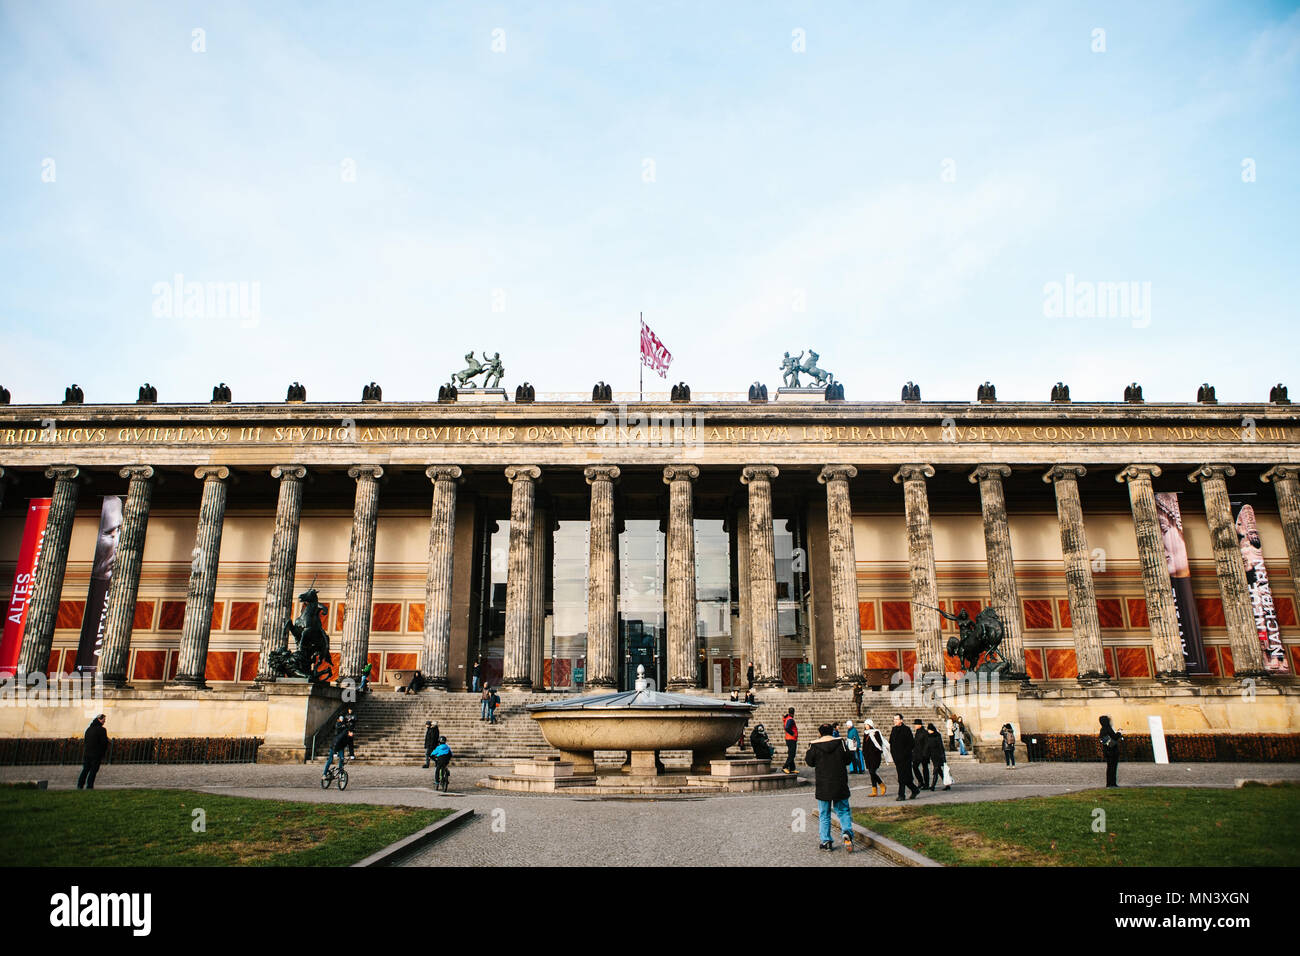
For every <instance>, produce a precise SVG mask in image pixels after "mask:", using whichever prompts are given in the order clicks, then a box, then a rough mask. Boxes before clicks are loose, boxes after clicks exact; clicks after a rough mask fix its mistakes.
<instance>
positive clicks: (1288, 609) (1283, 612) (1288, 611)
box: [1273, 597, 1296, 627]
mask: <svg viewBox="0 0 1300 956" xmlns="http://www.w3.org/2000/svg"><path fill="white" fill-rule="evenodd" d="M1273 607H1274V608H1275V609H1276V610H1277V623H1278V624H1280V625H1281V626H1282V627H1295V626H1296V617H1295V601H1292V600H1291V599H1290V598H1289V597H1275V598H1273Z"/></svg>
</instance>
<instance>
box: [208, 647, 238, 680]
mask: <svg viewBox="0 0 1300 956" xmlns="http://www.w3.org/2000/svg"><path fill="white" fill-rule="evenodd" d="M238 656H239V655H238V654H237V653H236V652H235V651H209V652H208V660H207V665H206V667H205V669H204V672H203V678H204V680H234V679H235V659H236V658H237V657H238Z"/></svg>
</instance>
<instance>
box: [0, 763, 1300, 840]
mask: <svg viewBox="0 0 1300 956" xmlns="http://www.w3.org/2000/svg"><path fill="white" fill-rule="evenodd" d="M79 770H80V768H79V767H0V781H13V780H34V779H47V780H49V781H50V787H51V788H55V789H63V788H71V787H73V786H75V785H76V778H77V774H78V772H79ZM484 772H485V771H484V770H483V768H459V769H458V768H456V767H455V766H454V765H453V767H452V789H451V791H450V792H449V793H447V794H445V795H444V794H440V793H436V792H434V790H433V789H432V786H431V784H432V779H433V778H432V771H425V770H422V769H421V768H420V767H419V766H418V765H416V766H413V767H382V766H365V765H356V767H355V769H354V770H353V771H352V774H351V785H350V786H349V787H348V789H347V790H346V791H344V792H343V793H340V792H339V791H338V790H334V789H331V790H329V791H323V790H321V789H320V785H319V783H318V782H317V781H318V780H319V777H320V770H319V767H313V766H310V765H265V764H199V765H194V764H189V765H166V766H164V765H156V764H143V765H120V766H112V765H109V766H105V767H103V768H101V770H100V774H99V781H98V783H99V785H100V787H101V788H102V789H108V788H113V787H176V788H183V789H193V790H201V791H207V792H211V793H222V794H230V795H233V796H247V797H261V798H274V799H283V800H305V801H308V802H331V803H378V804H403V805H412V806H449V807H452V808H455V809H459V808H462V807H472V808H473V809H474V810H475V813H476V816H475V817H474V818H473V819H472V820H471V821H470V822H469V823H468V824H466V825H464V826H462V827H461V828H459V829H458V830H457V831H456V832H455V833H453V834H451V835H450V836H448V837H445V838H443V839H442V840H440V841H439V842H437V843H435V844H433V845H432V846H431V847H429V848H427V849H426V850H424V851H421V852H419V853H417V854H415V855H414V856H413V857H411V858H410V859H408V860H407V861H406V863H407V865H414V866H430V865H432V866H548V865H549V866H566V865H584V866H585V865H600V864H611V865H621V866H636V865H646V864H651V865H669V866H736V865H748V866H783V865H800V866H888V865H890V864H891V861H890V860H889V858H887V857H885V856H883V855H881V854H878V853H876V852H874V851H865V852H864V851H858V852H857V853H854V854H852V855H850V854H846V853H844V852H843V850H840V849H837V850H836V851H835V852H834V853H823V852H821V851H819V850H818V849H817V818H816V816H815V814H814V812H813V811H814V810H815V809H816V801H815V800H814V798H813V792H812V787H811V786H805V787H802V788H800V789H798V790H788V791H778V792H774V793H766V794H730V795H723V796H708V797H705V796H700V797H696V796H690V797H680V798H657V799H644V798H643V799H629V798H614V799H609V798H582V797H566V796H550V795H530V794H506V793H501V792H498V791H491V790H480V789H478V788H477V787H475V786H473V781H474V780H476V779H478V778H479V777H480V776H482V775H483V774H484ZM806 775H807V772H805V776H806ZM1104 775H1105V769H1104V767H1103V766H1102V765H1101V764H1093V763H1086V764H1068V763H1034V764H1022V765H1021V766H1020V767H1018V768H1016V769H1015V770H1007V769H1004V768H1003V767H1002V765H1000V764H979V765H967V766H963V767H961V768H960V772H959V773H958V774H957V780H956V782H955V784H954V786H953V789H952V790H950V791H948V792H946V793H945V792H943V791H936V792H934V793H929V792H926V793H924V794H923V795H922V797H921V799H920V802H921V803H955V802H974V801H981V800H1010V799H1017V798H1021V797H1029V796H1045V795H1049V794H1056V793H1068V792H1072V791H1077V790H1085V789H1091V788H1094V787H1097V786H1100V785H1101V784H1102V783H1103V782H1104ZM1243 777H1244V778H1259V779H1263V778H1268V779H1278V778H1281V779H1289V780H1300V764H1241V763H1220V764H1214V763H1207V764H1169V765H1166V766H1155V765H1154V764H1130V763H1122V764H1120V773H1119V779H1120V783H1121V784H1130V785H1138V784H1142V785H1153V786H1199V787H1231V786H1233V782H1234V780H1236V779H1237V778H1243ZM864 779H865V778H864V777H858V776H854V777H852V778H851V780H852V781H853V783H852V787H853V799H852V801H851V802H852V805H853V806H854V808H855V809H857V808H861V807H864V806H869V805H870V804H872V803H874V802H875V801H874V800H872V799H871V798H870V797H868V796H867V794H868V793H869V791H870V786H869V785H865V784H864V783H862V781H863V780H864ZM888 783H889V784H890V792H889V795H888V796H887V797H886V798H885V799H886V800H888V801H889V802H890V805H893V799H894V797H895V796H896V794H895V793H894V781H893V779H892V777H890V778H888ZM800 822H802V825H803V829H802V830H799V829H798V826H797V825H798V824H799V823H800Z"/></svg>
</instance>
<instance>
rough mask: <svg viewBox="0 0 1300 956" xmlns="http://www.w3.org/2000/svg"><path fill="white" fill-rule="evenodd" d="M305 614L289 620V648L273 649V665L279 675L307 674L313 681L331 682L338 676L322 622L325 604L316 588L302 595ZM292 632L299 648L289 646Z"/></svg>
mask: <svg viewBox="0 0 1300 956" xmlns="http://www.w3.org/2000/svg"><path fill="white" fill-rule="evenodd" d="M298 600H299V601H301V602H302V613H301V614H299V615H298V617H297V618H296V619H294V620H292V621H285V623H284V634H285V645H286V646H285V647H283V648H280V649H279V650H274V651H272V652H271V655H270V658H269V661H268V663H269V666H270V669H271V672H272V673H273V674H275V675H276V676H277V677H305V678H307V679H308V680H309V681H311V682H312V683H313V684H316V683H322V682H323V683H329V681H330V680H332V679H333V677H334V665H333V664H332V663H331V662H330V639H329V635H328V634H326V633H325V628H324V627H323V626H322V625H321V619H322V618H323V617H324V616H325V613H326V609H325V608H324V607H323V606H322V605H321V603H320V600H319V598H318V597H317V594H316V589H315V588H308V589H307V590H306V591H304V592H303V593H302V594H299V595H298ZM290 634H292V635H293V637H294V641H295V642H296V643H297V650H294V651H290V650H289V648H288V646H287V645H288V636H289V635H290Z"/></svg>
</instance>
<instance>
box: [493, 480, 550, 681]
mask: <svg viewBox="0 0 1300 956" xmlns="http://www.w3.org/2000/svg"><path fill="white" fill-rule="evenodd" d="M541 477H542V470H541V469H540V468H538V467H537V466H536V465H511V466H510V467H509V468H507V469H506V480H507V481H509V482H510V561H509V565H508V568H507V571H506V652H505V668H504V673H503V675H502V678H501V685H502V686H503V687H508V688H513V689H515V690H528V689H529V688H530V687H531V686H532V677H531V672H532V662H531V661H530V660H529V656H530V655H531V654H532V650H533V603H532V602H533V587H534V583H535V582H534V581H533V570H534V568H533V548H534V547H535V541H534V530H535V529H534V528H533V511H534V499H535V497H536V493H537V487H536V484H535V482H536V481H537V480H538V479H539V478H541Z"/></svg>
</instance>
